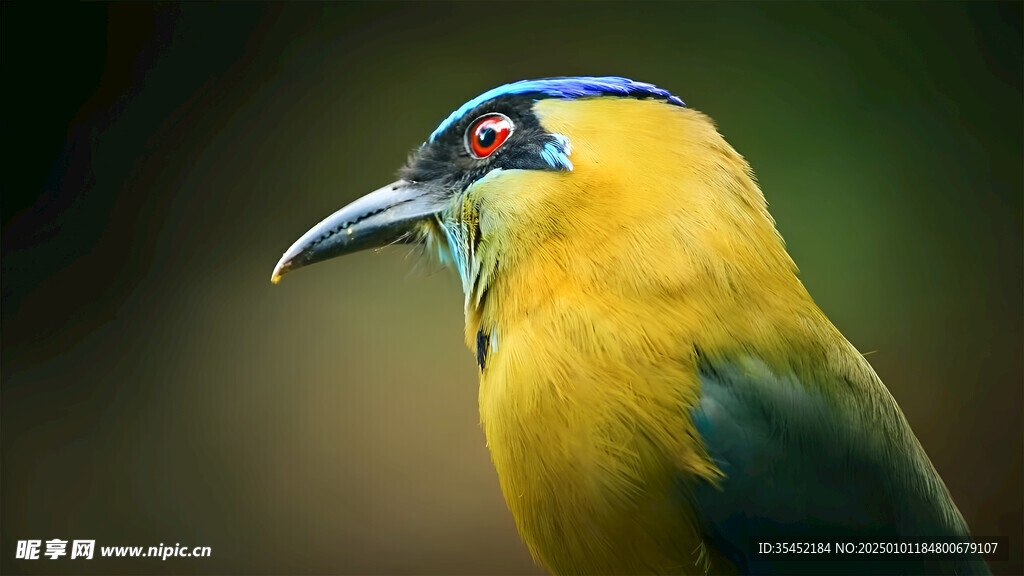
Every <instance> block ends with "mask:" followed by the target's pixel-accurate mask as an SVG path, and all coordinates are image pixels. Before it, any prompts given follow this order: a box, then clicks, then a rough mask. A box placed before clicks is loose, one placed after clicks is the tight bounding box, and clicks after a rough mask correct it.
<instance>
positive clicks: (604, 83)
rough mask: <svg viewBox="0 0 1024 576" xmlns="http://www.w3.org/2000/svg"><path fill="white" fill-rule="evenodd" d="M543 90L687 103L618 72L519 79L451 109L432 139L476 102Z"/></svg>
mask: <svg viewBox="0 0 1024 576" xmlns="http://www.w3.org/2000/svg"><path fill="white" fill-rule="evenodd" d="M531 93H536V94H544V95H546V96H548V97H551V98H584V97H587V96H631V97H633V98H657V99H662V100H666V101H668V102H669V103H671V104H675V105H676V106H686V104H685V103H683V101H682V100H680V99H679V97H678V96H673V95H672V93H670V92H669V91H667V90H662V89H661V88H658V87H657V86H655V85H653V84H647V83H646V82H634V81H632V80H630V79H628V78H621V77H618V76H579V77H569V78H543V79H540V80H520V81H519V82H513V83H511V84H505V85H504V86H498V87H497V88H493V89H491V90H488V91H487V92H484V93H483V94H481V95H479V96H477V97H476V98H473V99H472V100H470V101H469V102H466V103H465V104H463V105H462V106H460V107H459V109H458V110H456V111H455V112H452V113H451V115H450V116H448V118H446V119H445V121H444V122H441V125H440V126H438V127H437V129H436V130H434V132H433V133H431V134H430V141H431V142H433V141H434V139H436V138H437V137H438V136H440V135H441V133H442V132H444V131H445V130H447V129H448V128H449V127H450V126H451V125H452V124H454V123H456V122H458V120H459V118H462V117H463V116H465V115H466V114H468V113H469V112H470V111H471V110H473V109H474V108H476V107H477V106H479V105H481V104H483V103H484V102H487V101H488V100H491V99H493V98H497V97H499V96H507V95H509V94H531Z"/></svg>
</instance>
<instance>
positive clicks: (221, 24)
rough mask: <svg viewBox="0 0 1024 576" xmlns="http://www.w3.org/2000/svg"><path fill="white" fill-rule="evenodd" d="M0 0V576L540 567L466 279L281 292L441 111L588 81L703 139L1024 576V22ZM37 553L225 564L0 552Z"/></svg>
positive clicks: (717, 10)
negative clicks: (480, 398) (315, 241)
mask: <svg viewBox="0 0 1024 576" xmlns="http://www.w3.org/2000/svg"><path fill="white" fill-rule="evenodd" d="M0 11H2V12H0V14H2V26H3V28H2V38H0V42H2V65H3V76H4V79H5V81H4V89H3V90H2V129H3V144H4V147H5V154H4V157H5V158H6V160H5V162H4V169H3V181H2V186H3V188H2V195H0V198H2V217H3V231H2V242H3V261H2V266H3V268H2V274H3V277H2V290H3V300H2V325H3V332H2V338H3V340H2V364H0V366H2V384H3V392H2V410H3V412H2V420H0V432H2V451H3V452H2V506H0V510H2V539H0V540H2V541H0V572H3V573H5V574H16V573H85V572H88V573H96V574H115V573H179V574H184V573H204V574H213V573H217V574H227V573H242V572H246V573H258V574H260V573H267V574H271V573H274V574H283V573H339V574H357V573H358V574H396V573H416V574H441V573H457V574H536V573H539V571H538V569H536V568H535V567H534V566H533V565H532V563H531V561H530V559H529V556H528V554H527V552H526V550H525V548H524V546H523V545H522V544H521V543H520V541H519V538H518V536H517V535H516V532H515V527H514V525H513V522H512V519H511V517H510V515H509V514H508V512H507V511H506V509H505V505H504V502H503V500H502V498H501V494H500V492H499V489H498V485H497V482H496V478H495V475H494V473H493V471H492V469H491V465H490V462H489V459H488V454H487V450H486V447H485V446H484V438H483V434H482V432H481V431H480V429H479V427H478V416H477V412H476V386H477V383H476V366H475V363H474V359H473V356H472V354H470V353H469V352H468V351H467V350H466V349H465V347H464V345H463V342H462V310H461V301H462V297H461V295H460V292H459V287H458V283H457V281H456V278H455V276H454V274H452V273H450V272H448V271H443V270H438V269H437V267H436V266H431V265H429V264H427V265H424V264H423V263H422V262H420V259H419V258H418V257H416V256H415V255H413V256H410V255H409V251H408V250H407V249H401V248H392V249H386V250H383V251H380V252H379V253H374V252H368V253H362V254H358V255H355V256H351V257H347V258H345V259H342V260H337V261H332V262H330V263H326V264H322V265H319V266H316V267H314V268H311V269H309V270H303V271H301V272H299V273H296V274H295V275H293V276H289V277H288V278H287V279H286V280H285V281H284V282H282V284H281V285H279V286H272V285H271V284H270V282H269V278H270V272H271V269H272V267H273V265H274V263H275V262H276V261H277V259H278V257H279V256H280V255H281V253H282V252H283V251H284V249H286V248H287V247H288V246H289V244H290V243H291V242H292V241H293V240H295V239H296V238H297V237H298V236H299V235H300V234H301V233H302V232H304V231H305V230H306V229H307V228H308V227H309V226H310V225H312V224H313V223H315V222H317V221H318V220H319V219H320V218H322V217H324V216H326V215H327V214H329V213H330V212H332V211H333V210H335V209H337V208H339V207H341V206H342V205H343V204H345V203H346V202H348V201H350V200H352V199H354V198H356V197H357V196H359V195H361V194H363V193H365V192H368V191H370V190H373V189H375V188H377V187H378V186H380V185H383V184H385V183H387V182H390V181H391V180H392V179H393V175H394V172H395V170H396V169H397V168H398V167H399V166H400V165H401V164H402V162H403V161H404V159H405V157H406V154H407V153H408V151H409V150H410V149H412V148H413V147H415V146H417V145H418V144H419V143H420V142H422V141H423V140H424V139H425V138H426V136H427V135H428V134H429V133H430V131H431V130H433V128H434V127H435V126H436V125H437V124H438V123H439V122H440V121H441V120H442V119H443V118H444V117H445V116H447V115H448V113H449V112H450V111H451V110H453V109H454V108H456V107H457V106H459V105H460V104H461V103H462V102H464V101H465V100H467V99H469V98H470V97H472V96H475V95H476V94H478V93H480V92H482V91H484V90H486V89H489V88H491V87H494V86H496V85H499V84H503V83H506V82H510V81H514V80H518V79H522V78H536V77H545V76H557V75H584V74H590V75H604V74H617V75H625V76H628V77H631V78H635V79H638V80H644V81H648V82H653V83H656V84H658V85H659V86H662V87H664V88H667V89H669V90H671V91H673V92H674V93H676V94H678V95H680V96H681V97H682V98H683V99H684V100H685V101H686V102H687V104H689V105H690V106H691V107H693V108H696V109H699V110H701V111H704V112H706V113H708V114H710V115H711V116H712V117H713V118H714V119H715V120H716V121H717V122H718V125H719V128H720V130H721V131H722V133H723V134H724V135H725V136H726V138H727V139H728V140H729V141H730V142H731V143H732V144H733V146H735V147H736V148H737V149H738V150H739V151H740V153H742V154H744V155H745V156H746V158H747V159H748V160H749V161H750V162H751V164H752V165H753V167H754V170H755V171H756V173H757V175H758V177H759V180H760V182H761V185H762V187H763V189H764V191H765V194H766V196H767V197H768V200H769V202H770V205H771V211H772V213H773V214H774V216H775V218H776V219H777V221H778V226H779V229H780V230H781V232H782V234H783V235H784V237H785V238H786V240H787V243H788V246H789V249H790V252H791V254H792V255H793V257H794V259H795V260H796V262H797V263H798V265H799V266H800V268H801V271H802V278H803V280H804V282H805V283H806V284H807V286H808V288H809V289H810V291H811V294H812V295H814V297H815V298H816V300H817V302H818V303H819V304H820V306H821V307H822V308H823V309H824V310H825V312H826V313H827V314H828V315H829V316H830V317H831V318H832V320H833V322H834V323H835V324H836V325H837V326H839V328H840V329H841V330H842V331H843V332H844V333H845V334H846V336H847V337H848V338H849V339H850V340H851V341H852V342H853V343H854V344H855V345H856V346H857V347H858V348H859V349H860V350H862V351H865V352H869V351H870V352H873V353H872V354H871V355H870V356H869V359H870V360H871V362H872V364H873V365H874V366H875V368H876V370H877V371H878V372H879V374H880V375H881V377H882V379H883V380H884V381H885V382H886V383H887V385H888V386H889V388H890V389H891V390H892V393H893V394H894V395H895V397H896V399H897V400H898V401H899V403H900V405H901V406H902V408H903V410H904V412H905V413H906V415H907V418H908V419H909V421H910V423H911V425H912V426H913V428H914V430H915V431H916V433H917V435H918V437H919V438H920V440H921V443H922V444H923V445H924V447H925V449H926V450H927V452H928V453H929V455H930V456H931V458H932V461H933V462H934V464H935V466H936V468H937V469H938V470H939V472H940V473H941V474H942V477H943V478H944V479H945V481H946V483H947V484H948V486H949V488H950V490H951V491H952V493H953V496H954V498H955V499H956V501H957V503H958V505H959V507H960V510H961V511H962V512H963V514H964V516H965V517H966V518H967V520H968V522H969V523H970V525H971V526H972V528H973V531H974V533H975V534H976V535H977V536H978V537H980V538H983V537H992V536H1006V537H1009V539H1010V542H1011V546H1012V549H1011V552H1010V561H1009V562H1005V563H999V564H994V565H993V569H994V570H995V571H996V572H997V573H1004V574H1020V573H1021V572H1022V571H1024V567H1022V564H1021V541H1022V522H1024V521H1022V466H1021V457H1022V451H1024V450H1022V418H1021V416H1022V414H1021V412H1022V403H1024V400H1022V349H1024V342H1022V307H1021V304H1022V294H1024V289H1022V263H1024V255H1022V235H1021V203H1022V186H1024V184H1022V171H1024V169H1022V126H1024V124H1022V118H1021V111H1022V90H1021V87H1022V33H1021V21H1022V11H1021V4H1020V3H970V4H956V3H947V2H944V3H887V4H852V3H843V4H832V3H829V4H809V3H795V4H734V3H728V4H686V3H683V4H642V5H638V4H632V3H631V4H629V5H625V4H617V3H604V4H568V3H566V4H562V3H554V4H551V3H535V4H509V3H494V4H469V3H465V4H438V3H420V4H397V3H384V4H372V5H369V4H355V3H344V4H330V5H320V4H292V5H286V6H282V5H273V4H201V3H188V4H171V5H167V4H161V5H156V4H146V5H136V4H113V5H104V4H75V5H59V6H43V7H40V6H39V5H36V4H31V3H28V2H15V3H12V2H4V3H3V4H2V5H0ZM30 538H34V539H43V540H48V539H52V538H62V539H78V538H81V539H95V540H97V545H98V546H105V545H141V546H151V545H152V546H155V545H157V544H159V543H164V544H174V543H181V544H183V545H188V546H194V545H202V546H210V547H212V550H213V556H212V557H211V558H200V559H180V558H177V559H168V560H166V561H160V560H158V559H137V560H127V559H113V560H103V559H94V560H92V561H82V560H73V561H72V560H68V559H66V558H65V559H62V560H58V561H52V560H49V559H41V560H36V561H18V560H15V559H14V556H15V543H16V541H17V540H20V539H30Z"/></svg>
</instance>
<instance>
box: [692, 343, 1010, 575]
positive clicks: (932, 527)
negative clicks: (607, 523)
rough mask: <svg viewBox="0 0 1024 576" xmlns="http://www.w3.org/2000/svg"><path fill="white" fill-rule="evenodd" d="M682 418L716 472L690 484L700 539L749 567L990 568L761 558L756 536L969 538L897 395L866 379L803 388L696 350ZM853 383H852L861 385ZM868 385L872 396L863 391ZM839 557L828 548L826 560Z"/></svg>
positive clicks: (759, 367)
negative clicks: (692, 391)
mask: <svg viewBox="0 0 1024 576" xmlns="http://www.w3.org/2000/svg"><path fill="white" fill-rule="evenodd" d="M699 370H700V382H701V401H700V404H699V405H698V406H696V407H695V408H694V409H693V410H692V412H691V416H692V418H693V420H694V423H695V425H696V428H697V431H698V433H699V434H700V436H701V439H702V441H703V443H704V446H705V448H706V449H707V451H708V454H709V456H710V457H711V458H712V459H713V460H714V462H715V463H716V464H717V465H718V467H719V468H720V469H721V471H722V472H723V474H724V476H725V477H724V479H723V480H722V481H720V482H719V483H717V484H712V483H704V484H701V485H698V486H696V487H695V489H694V491H693V498H694V506H695V508H696V509H697V511H698V512H699V514H700V515H701V517H702V522H703V529H704V532H705V538H706V541H707V542H708V544H710V545H712V546H714V547H715V548H717V549H718V550H719V551H720V552H721V553H722V554H724V555H725V556H726V557H727V558H729V560H730V561H732V562H733V564H734V565H735V566H736V567H737V569H738V570H739V571H740V572H741V573H746V574H825V573H828V574H839V573H845V574H926V573H927V574H989V573H990V572H989V570H988V567H987V565H986V564H985V563H984V562H983V561H981V560H980V559H977V558H970V559H962V560H948V559H946V560H930V561H922V560H898V561H897V560H892V559H883V558H879V557H875V558H870V557H861V558H858V559H857V560H855V561H852V562H851V561H849V560H850V559H851V558H852V556H846V557H841V558H844V560H843V561H835V560H834V559H833V560H819V559H815V558H813V557H806V556H804V557H800V559H798V560H793V561H788V560H787V561H779V560H768V559H765V557H760V556H757V555H755V554H754V550H755V546H756V544H757V543H758V542H821V541H824V542H861V541H878V542H899V541H901V540H903V541H906V540H909V539H915V540H936V541H938V540H954V541H968V540H969V538H970V536H969V532H968V529H967V525H966V523H965V522H964V520H963V518H962V516H961V515H960V513H959V511H958V510H957V509H956V506H955V505H954V504H953V501H952V498H951V497H950V495H949V492H948V490H947V489H946V487H945V485H944V484H943V483H942V480H941V479H940V478H939V476H938V474H937V473H936V471H935V469H934V468H933V467H932V465H931V463H930V461H929V460H928V458H927V456H926V455H925V454H924V451H923V449H922V448H921V446H920V444H919V443H918V442H917V440H916V438H915V437H914V435H913V433H912V432H911V431H910V428H909V426H908V425H907V423H906V421H905V419H904V418H903V415H902V413H901V412H900V411H899V408H898V407H897V406H896V404H895V401H893V400H892V397H891V396H890V395H889V393H888V391H887V390H885V388H884V386H882V384H881V382H880V381H878V380H877V377H875V376H874V373H873V372H871V371H870V368H869V367H867V368H866V373H867V374H869V375H870V376H871V378H872V379H873V380H872V382H869V383H867V384H866V385H864V383H861V385H860V386H856V385H851V383H850V382H849V381H845V382H844V381H843V380H844V378H849V377H843V376H839V377H837V380H838V381H837V382H834V383H832V384H834V385H835V389H836V390H839V393H837V394H835V395H830V394H827V393H826V392H825V390H829V388H828V387H822V386H806V385H804V383H802V382H801V381H800V380H799V379H798V378H797V376H796V375H794V374H792V373H790V374H778V373H776V372H775V371H773V370H772V369H771V368H769V366H768V365H767V364H766V363H764V362H761V361H760V360H758V359H757V358H754V357H750V356H747V357H743V358H733V359H712V358H708V357H705V356H701V358H700V364H699ZM858 390H859V391H860V392H858ZM865 390H867V391H869V392H870V393H867V394H865V393H864V391H865ZM831 558H836V557H831Z"/></svg>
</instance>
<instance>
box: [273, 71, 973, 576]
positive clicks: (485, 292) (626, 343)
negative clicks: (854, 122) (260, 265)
mask: <svg viewBox="0 0 1024 576" xmlns="http://www.w3.org/2000/svg"><path fill="white" fill-rule="evenodd" d="M397 241H403V242H417V243H425V244H427V245H428V247H429V248H430V249H431V251H436V253H437V254H438V255H439V256H440V257H441V259H442V260H445V261H448V262H451V263H452V264H453V265H454V268H455V269H457V270H458V274H459V276H460V278H461V280H462V289H463V291H464V293H465V315H466V332H465V338H466V344H467V345H468V346H469V348H470V350H472V351H473V353H474V355H475V356H476V361H477V364H478V365H479V374H480V388H479V404H480V418H481V422H482V426H483V428H484V431H485V433H486V436H487V444H488V446H489V448H490V451H491V459H492V461H493V463H494V467H495V469H496V470H497V473H498V477H499V480H500V483H501V488H502V491H503V492H504V495H505V500H506V502H507V503H508V507H509V509H510V510H511V512H512V514H513V516H514V517H515V521H516V524H517V526H518V528H519V533H520V535H521V536H522V538H523V540H524V541H525V542H526V544H527V546H528V547H529V550H530V552H531V553H532V554H533V556H534V558H535V559H536V560H537V561H538V562H540V563H541V564H543V565H544V566H546V567H547V568H549V569H550V570H551V571H552V572H554V573H557V574H611V573H614V574H641V573H657V574H670V573H683V574H722V573H783V574H791V573H815V574H819V573H837V572H844V573H853V574H862V573H883V574H890V573H908V574H910V573H923V572H936V573H945V574H954V573H956V574H979V573H988V568H987V566H986V565H985V563H984V562H982V561H980V560H979V559H977V558H976V557H966V556H965V557H960V558H951V557H939V556H920V555H918V556H912V557H911V556H904V557H882V556H867V557H861V558H859V559H858V560H857V561H854V562H851V561H850V559H851V558H850V557H849V556H843V555H841V554H835V553H834V552H838V550H833V551H832V552H833V553H831V554H820V555H817V556H814V557H812V558H808V557H807V556H806V555H804V556H802V557H800V556H792V555H790V556H786V555H775V556H772V555H770V554H764V553H762V552H770V550H767V551H766V550H765V549H763V547H762V548H761V549H759V546H761V545H763V544H764V543H801V542H834V543H840V542H861V541H870V542H901V541H911V540H913V541H923V542H927V541H949V540H952V541H967V540H968V539H969V533H968V529H967V526H966V524H965V522H964V520H963V518H962V517H961V515H960V513H959V512H958V511H957V508H956V506H955V505H954V503H953V500H952V498H951V497H950V494H949V492H948V490H947V489H946V487H945V485H944V484H943V482H942V480H941V479H940V478H939V475H938V473H936V471H935V469H934V468H933V467H932V464H931V462H930V461H929V460H928V457H927V456H926V455H925V452H924V450H923V449H922V448H921V445H920V444H919V443H918V441H917V438H915V436H914V434H913V432H911V430H910V427H909V425H908V424H907V421H906V419H905V418H904V417H903V414H902V413H901V412H900V409H899V407H898V406H897V405H896V402H895V401H894V400H893V397H892V396H891V395H890V394H889V392H888V390H887V389H886V388H885V386H884V385H883V384H882V382H881V381H880V380H879V378H878V376H876V375H875V372H874V371H873V370H872V368H871V366H870V365H869V364H868V362H867V361H866V360H865V359H864V357H863V356H862V355H861V354H860V353H859V352H858V351H857V350H856V349H855V348H854V347H853V346H852V345H851V344H850V343H849V342H848V341H847V340H846V339H845V338H844V337H843V336H842V334H840V333H839V331H838V330H837V329H836V328H835V327H834V326H833V325H832V324H831V323H830V322H829V320H828V319H827V318H826V317H825V315H824V314H823V313H822V312H821V310H820V309H819V308H818V307H817V306H816V305H815V303H814V301H813V300H812V299H811V297H810V296H809V295H808V293H807V291H806V290H805V288H804V286H803V285H802V284H801V283H800V280H799V279H798V278H797V269H796V266H795V265H794V263H793V261H792V260H791V259H790V257H789V255H788V254H787V253H786V250H785V249H784V247H783V242H782V239H781V237H780V236H779V234H778V232H776V229H775V225H774V222H773V220H772V217H771V216H770V215H769V214H768V211H767V208H766V204H765V199H764V196H763V195H762V193H761V191H760V189H759V188H758V186H757V184H756V183H755V182H754V178H753V174H752V173H751V170H750V167H749V166H748V165H747V163H746V162H745V161H744V160H743V158H742V157H741V156H740V155H739V154H738V153H736V151H735V150H733V149H732V147H730V146H729V144H727V143H726V142H725V140H724V139H723V138H722V136H721V135H720V134H719V133H718V132H717V130H716V129H715V127H714V125H713V123H712V122H711V120H710V119H708V117H706V116H704V115H703V114H701V113H700V112H697V111H695V110H692V109H689V108H687V107H686V106H685V105H684V104H683V102H682V101H681V100H680V99H679V98H677V97H676V96H673V95H672V94H670V93H669V92H666V91H665V90H662V89H660V88H657V87H655V86H652V85H650V84H645V83H641V82H634V81H631V80H627V79H625V78H617V77H585V78H552V79H544V80H532V81H522V82H516V83H513V84H508V85H506V86H501V87H499V88H495V89H493V90H490V91H489V92H486V93H484V94H482V95H480V96H478V97H476V98H474V99H472V100H470V101H469V102H467V103H465V104H464V105H462V106H461V107H460V108H459V109H458V110H456V111H455V112H453V113H452V114H451V115H450V116H449V117H448V118H447V119H446V120H444V122H442V123H441V125H440V126H438V128H437V129H436V130H435V131H434V132H433V133H432V134H431V135H430V137H429V139H428V140H427V141H426V142H425V143H424V144H423V145H422V146H421V147H420V148H419V149H418V150H416V151H415V152H414V153H413V155H412V157H411V159H410V160H409V162H408V164H407V165H406V166H405V168H403V169H402V170H401V173H400V179H399V180H398V181H396V182H394V183H393V184H389V185H387V186H385V187H383V188H381V189H379V190H377V191H376V192H373V193H371V194H369V195H367V196H365V197H363V198H361V199H359V200H356V201H355V202H353V203H352V204H350V205H348V206H346V207H345V208H342V209H341V210H339V211H338V212H336V213H334V214H333V215H331V216H329V217H328V218H327V219H325V220H324V221H323V222H321V223H319V224H317V225H316V226H315V227H313V228H312V229H311V230H310V231H309V232H307V233H306V234H305V235H303V236H302V237H301V238H300V239H299V240H298V241H297V242H295V243H294V244H293V245H292V246H291V248H289V249H288V251H287V252H285V254H284V256H283V257H282V258H281V260H280V262H279V263H278V264H277V267H276V268H275V269H274V274H273V280H274V281H275V282H276V281H277V280H278V279H279V278H280V277H281V276H282V275H283V274H285V273H287V272H289V271H292V270H294V269H296V268H299V267H302V266H306V265H309V264H312V263H314V262H318V261H321V260H325V259H327V258H332V257H334V256H338V255H341V254H346V253H350V252H353V251H356V250H361V249H364V248H369V247H376V246H383V245H386V244H389V243H393V242H397ZM833 545H834V544H833Z"/></svg>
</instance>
